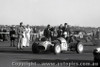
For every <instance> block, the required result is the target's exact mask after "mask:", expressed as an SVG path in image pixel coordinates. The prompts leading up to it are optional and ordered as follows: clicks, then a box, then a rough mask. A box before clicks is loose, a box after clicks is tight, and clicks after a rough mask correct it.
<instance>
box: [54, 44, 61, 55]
mask: <svg viewBox="0 0 100 67" xmlns="http://www.w3.org/2000/svg"><path fill="white" fill-rule="evenodd" d="M60 52H61V47H60V45H59V44H56V45H55V46H54V53H55V54H59V53H60Z"/></svg>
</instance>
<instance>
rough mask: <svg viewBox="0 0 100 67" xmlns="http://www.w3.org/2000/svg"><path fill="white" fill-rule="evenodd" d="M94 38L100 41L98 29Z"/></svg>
mask: <svg viewBox="0 0 100 67" xmlns="http://www.w3.org/2000/svg"><path fill="white" fill-rule="evenodd" d="M96 38H97V39H100V30H99V29H97V32H96Z"/></svg>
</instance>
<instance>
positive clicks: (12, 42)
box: [10, 26, 16, 47]
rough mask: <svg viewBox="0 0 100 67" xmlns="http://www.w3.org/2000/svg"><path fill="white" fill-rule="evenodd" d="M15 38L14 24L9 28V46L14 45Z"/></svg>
mask: <svg viewBox="0 0 100 67" xmlns="http://www.w3.org/2000/svg"><path fill="white" fill-rule="evenodd" d="M15 39H16V31H15V28H14V26H12V27H11V30H10V43H11V44H10V46H11V47H15Z"/></svg>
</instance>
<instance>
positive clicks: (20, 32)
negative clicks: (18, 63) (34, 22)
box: [17, 22, 24, 49]
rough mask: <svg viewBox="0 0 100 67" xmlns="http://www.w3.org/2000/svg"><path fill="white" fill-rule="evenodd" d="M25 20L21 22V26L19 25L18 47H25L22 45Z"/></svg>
mask: <svg viewBox="0 0 100 67" xmlns="http://www.w3.org/2000/svg"><path fill="white" fill-rule="evenodd" d="M23 30H24V28H23V22H21V23H20V26H19V27H18V46H17V49H23V45H22V38H23Z"/></svg>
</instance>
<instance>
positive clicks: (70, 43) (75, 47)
mask: <svg viewBox="0 0 100 67" xmlns="http://www.w3.org/2000/svg"><path fill="white" fill-rule="evenodd" d="M88 44H93V43H92V42H91V41H90V40H85V39H84V37H83V36H82V37H81V38H80V36H78V34H77V35H76V34H73V35H71V36H70V37H68V38H67V39H66V38H64V37H59V38H56V39H55V40H54V41H48V40H47V39H46V38H45V37H43V38H42V39H41V41H37V42H34V43H33V45H32V52H33V53H40V52H44V51H51V52H53V53H55V54H59V53H61V52H63V51H76V52H77V53H79V54H80V53H83V52H84V45H88Z"/></svg>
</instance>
